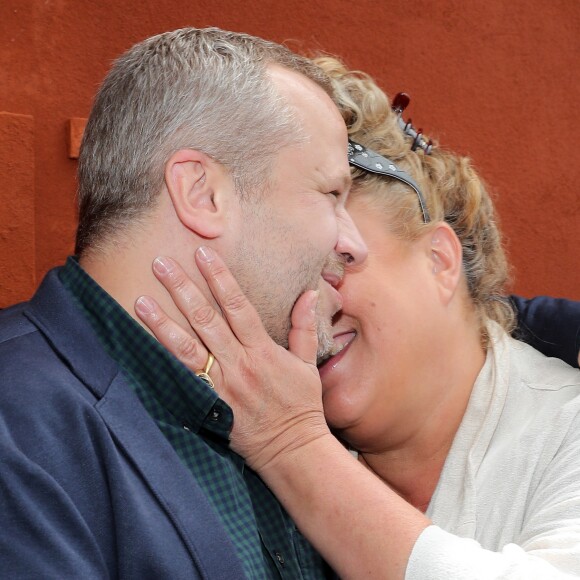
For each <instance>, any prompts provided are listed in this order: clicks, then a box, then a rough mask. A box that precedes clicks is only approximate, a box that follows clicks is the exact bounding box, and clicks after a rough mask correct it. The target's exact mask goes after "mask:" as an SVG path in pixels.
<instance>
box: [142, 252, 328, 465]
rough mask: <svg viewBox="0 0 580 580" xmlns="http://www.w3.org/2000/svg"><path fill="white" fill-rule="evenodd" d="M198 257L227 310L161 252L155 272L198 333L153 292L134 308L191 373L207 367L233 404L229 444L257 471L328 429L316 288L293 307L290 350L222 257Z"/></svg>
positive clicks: (210, 254)
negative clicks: (181, 322) (268, 328)
mask: <svg viewBox="0 0 580 580" xmlns="http://www.w3.org/2000/svg"><path fill="white" fill-rule="evenodd" d="M196 263H197V266H198V268H199V271H200V272H201V274H202V275H203V277H204V278H205V280H206V282H207V285H208V287H209V289H210V290H211V292H212V294H213V296H214V298H215V300H216V302H217V303H218V305H219V307H220V308H221V311H222V313H223V316H222V315H221V314H220V312H219V310H218V309H217V308H216V307H214V306H213V305H212V304H210V303H209V302H208V300H207V299H206V298H205V296H204V295H203V293H202V292H201V291H200V289H199V288H198V287H197V286H196V284H195V283H194V282H193V281H192V280H191V279H190V278H189V277H188V276H187V275H186V274H185V272H184V271H183V269H182V268H181V267H180V266H179V264H177V262H175V261H174V260H172V259H171V258H158V259H157V260H155V262H154V264H153V271H154V273H155V276H156V277H157V278H158V280H159V281H160V282H161V283H162V284H163V285H164V286H165V288H166V289H167V290H168V291H169V293H170V294H171V297H172V298H173V300H174V302H175V304H176V305H177V306H178V308H179V309H180V310H181V312H182V313H183V315H184V316H185V317H186V318H187V320H188V321H189V324H190V325H191V327H192V329H193V330H194V332H195V334H196V335H197V337H199V339H200V340H198V339H197V338H194V337H193V336H192V335H191V334H190V333H188V332H186V331H185V330H184V329H183V328H181V327H180V326H179V325H178V324H177V323H176V322H175V321H173V320H172V319H170V318H169V317H168V316H167V314H166V313H165V312H164V311H163V310H162V309H161V307H160V306H159V305H158V304H157V303H156V302H155V301H154V300H153V299H152V298H150V297H141V298H139V299H138V300H137V302H136V304H135V311H136V313H137V315H138V316H139V317H140V318H141V320H142V321H143V322H144V323H145V324H146V325H147V326H148V327H149V328H150V329H151V331H152V332H153V334H154V335H155V336H156V337H157V339H158V340H159V342H161V344H163V345H164V346H165V347H166V348H167V349H168V350H169V351H170V352H172V353H173V354H174V355H175V356H176V357H177V358H178V359H180V360H181V361H182V362H183V363H184V364H185V365H186V366H187V367H188V368H190V369H191V370H192V371H194V372H196V371H200V370H201V369H203V368H204V366H205V364H206V361H207V359H208V351H209V352H211V353H212V354H213V355H214V357H215V359H216V363H215V364H214V365H213V366H212V369H211V371H210V376H211V379H212V381H213V382H214V385H215V388H216V390H217V392H218V393H219V395H220V397H222V398H223V399H224V400H225V401H226V402H227V403H228V404H229V405H230V406H231V407H232V408H233V410H234V425H233V429H232V433H231V446H232V448H233V449H234V450H235V451H236V452H237V453H239V454H240V455H242V456H243V457H244V458H245V459H246V462H247V463H248V465H250V466H251V467H252V468H253V469H254V470H256V471H260V470H262V469H263V468H265V467H267V466H268V465H270V464H271V463H272V462H275V461H276V459H277V458H278V457H279V456H280V455H281V454H285V453H288V452H291V451H292V450H295V449H296V448H298V447H300V446H302V445H305V444H308V443H309V442H310V441H313V440H314V439H317V438H319V437H322V436H325V435H328V434H329V429H328V427H327V425H326V422H325V420H324V414H323V410H322V394H321V384H320V378H319V375H318V370H317V368H316V350H317V335H316V316H315V308H316V300H317V292H315V291H307V292H305V293H304V294H303V295H302V296H301V297H300V298H299V300H298V301H297V302H296V305H295V307H294V310H293V312H292V320H291V322H292V328H291V330H290V334H289V338H288V340H289V350H285V349H284V348H282V347H281V346H278V345H277V344H275V343H274V342H273V341H272V339H271V338H270V337H269V336H268V334H267V332H266V331H265V329H264V327H263V325H262V322H261V320H260V317H259V316H258V314H257V312H256V310H255V309H254V307H253V306H252V305H251V304H250V302H249V301H248V300H247V298H246V297H245V296H244V294H243V293H242V291H241V290H240V288H239V286H238V284H237V282H236V281H235V279H234V277H233V276H232V275H231V273H230V272H229V270H228V269H227V267H226V266H225V264H224V262H223V261H222V260H221V258H220V257H219V256H218V255H217V254H216V253H215V251H214V250H212V249H210V248H200V249H198V251H197V252H196Z"/></svg>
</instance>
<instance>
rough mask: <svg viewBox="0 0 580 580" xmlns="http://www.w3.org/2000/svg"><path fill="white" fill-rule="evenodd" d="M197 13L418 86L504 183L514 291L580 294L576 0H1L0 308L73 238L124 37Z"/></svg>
mask: <svg viewBox="0 0 580 580" xmlns="http://www.w3.org/2000/svg"><path fill="white" fill-rule="evenodd" d="M187 25H195V26H208V25H215V26H220V27H222V28H229V29H232V30H239V31H245V32H249V33H252V34H256V35H259V36H263V37H266V38H270V39H273V40H276V41H289V44H290V45H291V46H292V47H293V48H295V49H298V50H303V51H305V50H312V49H325V50H326V51H329V52H331V53H335V54H339V55H341V56H343V57H344V58H345V59H346V60H347V62H348V63H349V64H350V66H352V67H354V68H360V69H363V70H365V71H367V72H369V73H371V74H372V75H373V76H375V77H376V78H377V79H378V80H379V81H380V83H381V84H382V86H383V87H384V88H386V89H387V91H389V92H390V93H395V92H398V91H400V90H406V91H407V92H408V93H410V94H411V96H412V101H411V106H410V110H409V115H410V116H411V117H412V118H413V121H414V123H415V125H416V126H420V127H423V128H424V129H425V130H426V131H428V132H430V133H432V134H434V135H436V136H438V138H439V139H440V141H441V142H442V143H444V144H445V145H446V146H448V147H450V148H453V149H456V150H458V151H460V152H462V153H465V154H469V155H471V156H472V157H473V159H474V160H475V162H476V165H477V166H478V167H479V169H480V170H481V172H482V174H483V175H484V176H485V177H486V179H487V181H488V182H489V183H490V184H491V185H492V186H493V188H494V190H495V191H496V192H497V193H498V202H497V205H498V207H499V212H500V215H501V218H502V223H503V227H504V231H505V233H506V234H507V241H508V248H509V253H510V257H511V260H512V263H513V264H514V274H515V284H514V289H515V291H517V292H519V293H521V294H524V295H533V294H540V293H547V294H552V295H557V296H565V297H569V298H574V299H580V259H579V257H578V240H579V233H580V194H579V193H578V191H579V186H578V183H579V182H580V163H579V162H578V157H579V153H578V152H579V145H578V137H577V135H578V126H580V113H579V107H578V103H579V102H580V81H579V80H578V64H579V56H580V50H579V49H580V2H577V1H575V0H550V2H545V1H543V2H539V1H537V0H525V1H524V0H510V1H507V0H485V1H484V0H471V1H469V2H466V1H465V0H438V1H435V0H381V1H377V0H356V1H355V0H353V1H349V2H346V1H345V0H318V1H317V2H314V1H310V2H306V1H304V0H285V1H284V2H282V1H281V0H280V1H278V0H276V1H274V0H244V1H243V2H242V1H238V0H236V1H234V0H232V1H224V0H212V1H209V0H198V1H197V2H187V1H184V0H161V1H157V2H155V1H153V0H141V1H140V2H131V1H130V0H127V1H126V2H114V1H112V0H100V1H99V2H92V1H89V0H0V43H1V44H0V47H1V48H0V112H2V114H0V307H1V306H5V305H7V304H8V303H11V302H14V301H16V300H19V299H23V298H27V297H28V296H29V295H30V294H31V292H32V290H33V288H34V286H35V285H36V284H37V283H38V282H39V281H40V279H41V277H42V276H43V274H44V273H45V272H46V271H47V270H48V269H49V268H51V267H52V266H54V265H56V264H59V263H60V262H62V261H63V259H64V258H65V256H66V255H67V254H69V253H70V252H71V251H72V248H73V236H74V230H75V203H74V192H75V169H76V161H75V160H74V159H70V158H69V157H68V155H67V144H66V129H67V122H68V120H69V119H71V118H73V117H86V116H87V115H88V112H89V108H90V103H91V98H92V96H93V94H94V92H95V89H96V87H97V86H98V83H99V82H100V80H101V79H102V78H103V76H104V75H105V73H106V71H107V69H108V68H109V66H110V63H111V61H112V59H114V58H115V57H116V56H117V55H119V54H120V53H121V52H122V51H124V50H125V49H127V48H128V47H129V46H131V45H132V44H133V43H135V42H137V41H139V40H141V39H142V38H144V37H147V36H150V35H152V34H155V33H158V32H161V31H164V30H170V29H173V28H179V27H182V26H187Z"/></svg>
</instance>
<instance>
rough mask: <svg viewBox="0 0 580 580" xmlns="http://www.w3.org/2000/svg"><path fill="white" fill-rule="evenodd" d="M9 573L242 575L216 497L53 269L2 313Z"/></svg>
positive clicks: (2, 559)
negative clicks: (28, 299) (185, 459)
mask: <svg viewBox="0 0 580 580" xmlns="http://www.w3.org/2000/svg"><path fill="white" fill-rule="evenodd" d="M0 577H2V578H10V579H11V580H12V579H16V578H22V579H24V578H26V579H28V578H43V579H45V578H55V579H56V578H58V579H66V578H75V579H77V578H82V579H93V578H98V579H101V578H125V579H133V578H135V579H140V580H142V579H148V578H151V579H156V580H158V579H164V578H171V579H181V578H183V579H185V578H187V579H192V578H211V579H222V578H224V579H226V578H227V579H229V578H242V577H243V570H242V565H241V562H240V561H239V560H238V558H237V556H236V553H235V549H234V546H233V544H232V542H231V541H230V539H229V537H228V536H227V535H226V532H225V530H224V529H223V527H222V525H221V523H220V521H219V520H218V518H217V515H216V514H215V512H214V511H213V509H212V507H211V506H210V504H209V502H208V499H207V498H206V497H205V495H204V494H203V492H202V491H201V489H200V488H199V487H198V485H197V484H196V482H195V480H194V478H193V477H192V475H191V474H190V472H189V471H188V470H187V469H186V468H185V467H184V466H183V465H182V463H181V462H180V460H179V458H178V456H177V454H176V453H175V451H174V450H173V449H172V447H171V445H170V444H169V442H168V441H167V440H166V439H165V438H164V437H163V435H162V433H161V432H160V431H159V429H158V428H157V426H156V425H155V423H154V422H153V421H152V419H151V418H150V417H149V415H148V414H147V412H146V411H145V409H144V408H143V406H142V405H141V403H140V402H139V400H138V398H137V397H136V395H135V394H134V393H133V391H132V390H131V388H130V387H129V385H128V384H127V383H126V381H125V379H124V376H123V375H122V374H121V373H120V369H119V367H118V366H117V364H116V363H115V362H114V361H113V360H112V359H111V358H110V357H109V356H108V355H107V354H106V353H105V351H104V350H103V348H102V347H101V344H100V342H99V341H98V339H97V337H96V335H95V333H94V332H93V330H92V328H91V327H90V325H89V324H88V322H87V321H86V319H85V318H84V317H83V315H82V314H81V313H80V312H79V310H78V309H77V308H76V307H75V305H74V303H73V302H72V299H71V297H70V295H69V294H68V292H67V291H66V290H65V288H64V287H63V286H62V284H61V283H60V281H59V279H58V276H57V274H56V272H55V271H52V272H51V273H49V274H48V276H47V277H46V278H45V280H44V281H43V283H42V285H41V287H40V288H39V290H38V291H37V293H36V294H35V296H34V297H33V299H32V300H31V302H29V303H24V304H21V305H17V306H14V307H12V308H8V309H6V310H3V311H2V312H0Z"/></svg>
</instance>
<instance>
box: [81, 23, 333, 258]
mask: <svg viewBox="0 0 580 580" xmlns="http://www.w3.org/2000/svg"><path fill="white" fill-rule="evenodd" d="M269 64H279V65H281V66H284V67H286V68H288V69H290V70H293V71H296V72H298V73H301V74H303V75H304V76H306V77H307V78H310V79H311V80H312V81H314V82H315V83H317V84H318V85H319V86H321V87H322V88H323V89H324V90H325V91H326V92H327V93H328V94H329V95H331V96H332V89H331V84H330V82H329V80H328V77H327V76H326V75H325V73H323V72H322V71H321V69H319V68H318V67H317V66H316V65H314V64H313V63H312V62H311V61H310V60H309V59H307V58H304V57H302V56H299V55H296V54H294V53H293V52H291V51H290V50H289V49H287V48H286V47H283V46H281V45H279V44H276V43H273V42H268V41H266V40H262V39H260V38H256V37H253V36H249V35H247V34H240V33H234V32H226V31H223V30H220V29H217V28H207V29H203V30H199V29H194V28H184V29H181V30H176V31H174V32H167V33H164V34H160V35H158V36H154V37H152V38H149V39H147V40H145V41H143V42H141V43H139V44H137V45H135V46H134V47H133V48H131V49H130V50H129V51H128V52H127V53H125V54H124V55H123V56H121V57H120V58H119V59H118V60H117V61H116V62H115V64H114V66H113V68H112V69H111V71H110V72H109V74H108V75H107V77H106V78H105V80H104V82H103V84H102V86H101V88H100V89H99V91H98V93H97V96H96V98H95V102H94V105H93V108H92V111H91V114H90V117H89V120H88V123H87V126H86V129H85V134H84V137H83V142H82V146H81V153H80V159H79V170H78V178H79V226H78V230H77V240H76V253H77V254H81V253H83V252H85V251H86V250H87V249H88V248H91V249H96V248H98V247H100V246H102V245H103V243H104V242H105V241H106V240H107V239H111V238H113V239H114V238H115V237H116V235H117V234H118V233H119V232H120V231H122V230H123V229H124V227H125V226H127V225H129V224H132V223H134V222H135V220H138V219H139V217H141V216H143V215H144V213H145V212H146V211H147V210H149V209H151V208H152V207H153V206H154V205H155V203H156V201H157V199H158V194H159V193H160V191H161V189H162V186H163V180H164V166H165V163H166V162H167V160H168V159H169V158H170V157H171V155H172V154H173V153H174V152H175V151H178V150H179V149H184V148H189V149H196V150H199V151H203V152H204V153H206V154H207V155H209V156H210V157H211V158H213V159H214V160H215V161H218V162H219V163H221V164H223V165H224V166H225V167H227V168H228V170H229V171H230V172H231V175H232V178H233V180H234V184H235V187H236V190H237V191H238V192H239V193H240V195H244V194H246V193H247V192H250V191H252V190H256V189H260V188H262V189H263V188H264V187H265V184H266V182H267V178H268V175H269V168H270V166H271V163H272V160H273V158H274V156H275V155H276V154H277V153H278V151H279V150H280V149H281V148H282V147H284V146H286V145H290V144H293V143H295V142H298V141H299V140H300V139H301V135H302V131H301V127H300V124H299V123H298V122H297V121H296V114H295V111H294V110H293V108H292V107H291V106H290V105H289V104H288V103H287V101H286V100H285V99H284V98H283V97H282V96H281V95H280V94H279V93H278V92H277V90H276V88H275V86H274V84H273V82H272V81H271V79H270V78H269V77H268V75H267V70H266V67H267V66H268V65H269Z"/></svg>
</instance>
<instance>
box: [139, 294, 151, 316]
mask: <svg viewBox="0 0 580 580" xmlns="http://www.w3.org/2000/svg"><path fill="white" fill-rule="evenodd" d="M135 309H136V310H139V312H141V314H151V313H152V312H154V311H155V304H154V303H153V300H151V298H149V297H148V296H140V297H139V298H138V299H137V302H135Z"/></svg>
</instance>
